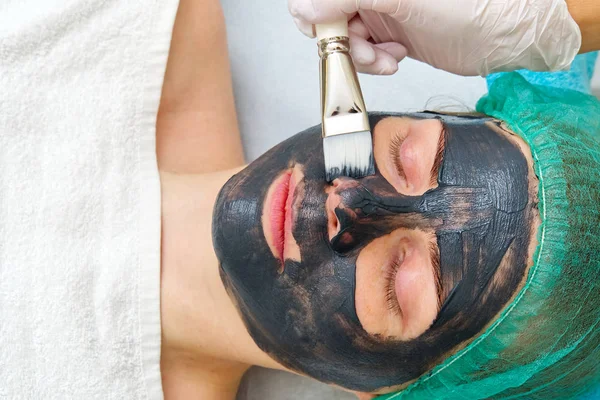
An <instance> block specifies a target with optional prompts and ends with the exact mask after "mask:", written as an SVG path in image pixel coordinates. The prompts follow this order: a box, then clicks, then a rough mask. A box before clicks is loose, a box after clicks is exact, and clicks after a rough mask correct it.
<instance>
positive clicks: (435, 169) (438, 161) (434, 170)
mask: <svg viewBox="0 0 600 400" xmlns="http://www.w3.org/2000/svg"><path fill="white" fill-rule="evenodd" d="M440 122H441V123H442V132H441V134H440V138H439V139H438V144H437V150H436V153H435V158H434V159H433V165H432V166H431V185H435V184H436V183H437V179H438V175H439V173H440V169H441V168H442V161H443V160H444V150H445V149H446V136H447V134H448V126H447V125H446V123H444V121H442V120H440Z"/></svg>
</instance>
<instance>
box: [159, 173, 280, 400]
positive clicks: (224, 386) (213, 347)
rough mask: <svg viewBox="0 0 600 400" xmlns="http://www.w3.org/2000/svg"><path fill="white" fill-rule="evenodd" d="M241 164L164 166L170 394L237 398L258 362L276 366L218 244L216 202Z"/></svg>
mask: <svg viewBox="0 0 600 400" xmlns="http://www.w3.org/2000/svg"><path fill="white" fill-rule="evenodd" d="M235 172H237V171H225V172H218V173H212V174H203V175H176V174H169V173H161V186H162V257H161V258H162V260H161V266H162V267H161V319H162V320H161V325H162V350H161V372H162V376H163V388H164V391H165V396H167V398H169V397H171V398H180V397H181V398H203V399H232V398H234V396H235V392H236V390H237V386H238V384H239V380H240V379H241V376H242V375H243V373H244V372H245V371H246V370H247V368H249V367H250V366H251V365H263V366H267V367H275V368H276V367H277V365H276V364H275V363H274V361H273V360H271V359H270V358H269V357H268V356H267V355H266V354H264V353H263V352H262V351H260V350H259V349H258V347H257V346H256V345H255V344H254V342H253V341H252V339H251V337H250V335H249V334H248V332H247V331H246V328H245V327H244V325H243V323H242V320H241V318H240V317H239V315H238V312H237V310H236V308H235V307H234V305H233V303H232V302H231V300H230V298H229V296H228V295H227V293H226V292H225V288H224V287H223V284H222V282H221V279H220V277H219V266H218V260H217V258H216V256H215V253H214V251H213V247H212V233H211V232H212V229H211V222H212V211H213V206H214V203H215V200H216V198H217V195H218V192H219V190H220V189H221V187H222V186H223V184H224V183H225V182H226V181H227V179H229V178H230V177H231V176H232V175H233V174H234V173H235ZM182 391H183V392H182Z"/></svg>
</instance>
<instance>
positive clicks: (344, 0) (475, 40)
mask: <svg viewBox="0 0 600 400" xmlns="http://www.w3.org/2000/svg"><path fill="white" fill-rule="evenodd" d="M288 6H289V10H290V13H291V14H292V16H293V17H294V21H295V22H296V25H297V26H298V28H299V29H300V30H301V31H302V32H303V33H304V34H305V35H307V36H310V37H314V26H313V24H318V23H326V22H333V21H335V20H339V19H340V18H348V19H349V20H350V24H349V29H350V46H351V53H352V57H353V59H354V62H355V64H356V67H357V69H358V70H359V71H360V72H365V73H370V74H376V75H389V74H393V73H394V72H396V70H397V69H398V65H397V63H398V62H400V60H402V58H404V57H405V56H406V55H408V56H409V57H411V58H414V59H417V60H420V61H423V62H426V63H428V64H430V65H432V66H434V67H436V68H440V69H444V70H446V71H449V72H453V73H456V74H459V75H481V76H485V75H488V74H490V73H492V72H500V71H511V70H515V69H521V68H527V69H530V70H533V71H556V70H562V69H566V68H568V67H569V66H570V65H571V62H572V61H573V59H574V58H575V56H576V55H577V53H578V52H579V48H580V47H581V32H580V30H579V27H578V26H577V23H576V22H575V21H574V20H573V18H572V17H571V15H570V14H569V10H568V9H567V4H566V3H565V0H288Z"/></svg>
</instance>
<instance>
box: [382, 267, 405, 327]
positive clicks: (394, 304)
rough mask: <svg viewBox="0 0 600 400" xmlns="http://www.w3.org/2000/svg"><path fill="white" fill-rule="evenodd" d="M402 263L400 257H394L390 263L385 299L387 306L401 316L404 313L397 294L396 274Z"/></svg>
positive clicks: (386, 278)
mask: <svg viewBox="0 0 600 400" xmlns="http://www.w3.org/2000/svg"><path fill="white" fill-rule="evenodd" d="M400 264H401V262H400V260H399V259H398V258H394V260H392V262H391V263H390V264H389V265H388V267H387V269H386V273H385V275H386V276H385V281H386V293H385V301H386V304H387V308H388V309H389V310H390V311H392V312H393V313H394V314H395V315H397V316H400V315H401V313H402V310H401V309H400V303H398V296H397V295H396V275H397V274H398V270H399V269H400Z"/></svg>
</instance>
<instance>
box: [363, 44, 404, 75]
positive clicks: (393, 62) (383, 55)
mask: <svg viewBox="0 0 600 400" xmlns="http://www.w3.org/2000/svg"><path fill="white" fill-rule="evenodd" d="M367 43H368V42H367ZM369 44H371V43H369ZM371 46H372V49H373V51H374V52H375V61H373V62H372V63H370V64H361V63H359V62H357V61H355V62H354V65H355V66H356V70H357V71H358V72H362V73H364V74H370V75H393V74H395V73H396V71H398V60H397V59H396V57H395V56H394V55H392V54H390V53H388V52H387V51H385V50H384V49H382V48H379V47H377V45H374V44H371ZM353 59H354V57H353Z"/></svg>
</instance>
